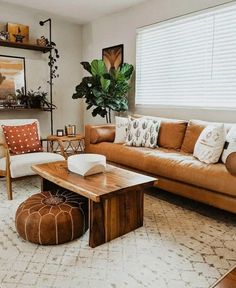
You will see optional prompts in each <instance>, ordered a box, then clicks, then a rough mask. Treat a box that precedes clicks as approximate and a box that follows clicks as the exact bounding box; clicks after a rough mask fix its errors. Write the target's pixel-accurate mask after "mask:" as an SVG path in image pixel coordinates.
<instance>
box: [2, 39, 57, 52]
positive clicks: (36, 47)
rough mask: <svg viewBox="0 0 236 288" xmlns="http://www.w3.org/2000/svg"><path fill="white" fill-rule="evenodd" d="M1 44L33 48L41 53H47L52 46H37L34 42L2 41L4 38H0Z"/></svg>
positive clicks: (27, 48)
mask: <svg viewBox="0 0 236 288" xmlns="http://www.w3.org/2000/svg"><path fill="white" fill-rule="evenodd" d="M1 46H3V47H11V48H18V49H26V50H34V51H40V52H43V53H47V52H49V51H50V50H51V49H52V47H48V46H39V45H36V44H30V43H19V42H10V41H4V40H0V47H1Z"/></svg>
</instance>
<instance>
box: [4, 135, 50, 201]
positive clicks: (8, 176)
mask: <svg viewBox="0 0 236 288" xmlns="http://www.w3.org/2000/svg"><path fill="white" fill-rule="evenodd" d="M40 141H41V143H43V142H44V141H47V142H48V140H47V139H41V140H40ZM0 148H3V149H4V157H5V158H6V169H5V170H0V177H6V185H7V198H8V200H12V199H13V197H12V181H13V179H14V178H12V177H11V169H10V164H11V158H10V156H11V154H10V151H9V148H8V146H7V144H6V143H0ZM27 177H29V176H27ZM20 178H24V177H20ZM17 179H19V178H17Z"/></svg>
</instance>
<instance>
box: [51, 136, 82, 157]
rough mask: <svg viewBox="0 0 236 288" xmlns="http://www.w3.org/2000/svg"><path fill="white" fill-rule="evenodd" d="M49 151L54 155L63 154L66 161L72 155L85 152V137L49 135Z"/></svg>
mask: <svg viewBox="0 0 236 288" xmlns="http://www.w3.org/2000/svg"><path fill="white" fill-rule="evenodd" d="M47 140H48V147H47V149H48V151H50V152H54V153H58V152H59V153H61V155H62V156H64V157H65V159H67V158H68V156H69V155H71V154H76V153H81V152H83V151H84V136H83V135H81V134H76V135H75V136H57V135H49V136H48V137H47Z"/></svg>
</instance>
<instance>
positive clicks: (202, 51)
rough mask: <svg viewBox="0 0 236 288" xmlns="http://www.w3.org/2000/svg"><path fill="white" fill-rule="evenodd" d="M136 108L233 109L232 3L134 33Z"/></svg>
mask: <svg viewBox="0 0 236 288" xmlns="http://www.w3.org/2000/svg"><path fill="white" fill-rule="evenodd" d="M136 48H137V56H136V57H137V58H136V72H137V73H136V104H138V105H139V104H140V105H159V106H160V105H168V106H185V107H187V106H189V107H204V108H207V107H209V108H235V109H236V5H231V6H223V7H222V6H221V7H220V8H219V7H218V8H217V9H214V10H205V11H204V12H201V13H197V14H196V13H195V14H191V15H188V16H184V17H180V18H177V19H172V20H168V21H165V22H162V23H159V24H155V25H151V26H148V27H144V28H141V29H138V31H137V47H136Z"/></svg>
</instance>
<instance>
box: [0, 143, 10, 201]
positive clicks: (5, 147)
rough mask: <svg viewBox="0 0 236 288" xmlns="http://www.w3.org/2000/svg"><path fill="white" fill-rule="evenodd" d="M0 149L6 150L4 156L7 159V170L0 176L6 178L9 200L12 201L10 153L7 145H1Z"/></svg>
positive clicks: (0, 173) (1, 172) (1, 171)
mask: <svg viewBox="0 0 236 288" xmlns="http://www.w3.org/2000/svg"><path fill="white" fill-rule="evenodd" d="M0 147H2V148H4V156H5V158H6V170H0V176H3V177H6V181H7V198H8V200H12V178H11V171H10V152H9V149H8V146H7V144H6V143H0Z"/></svg>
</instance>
